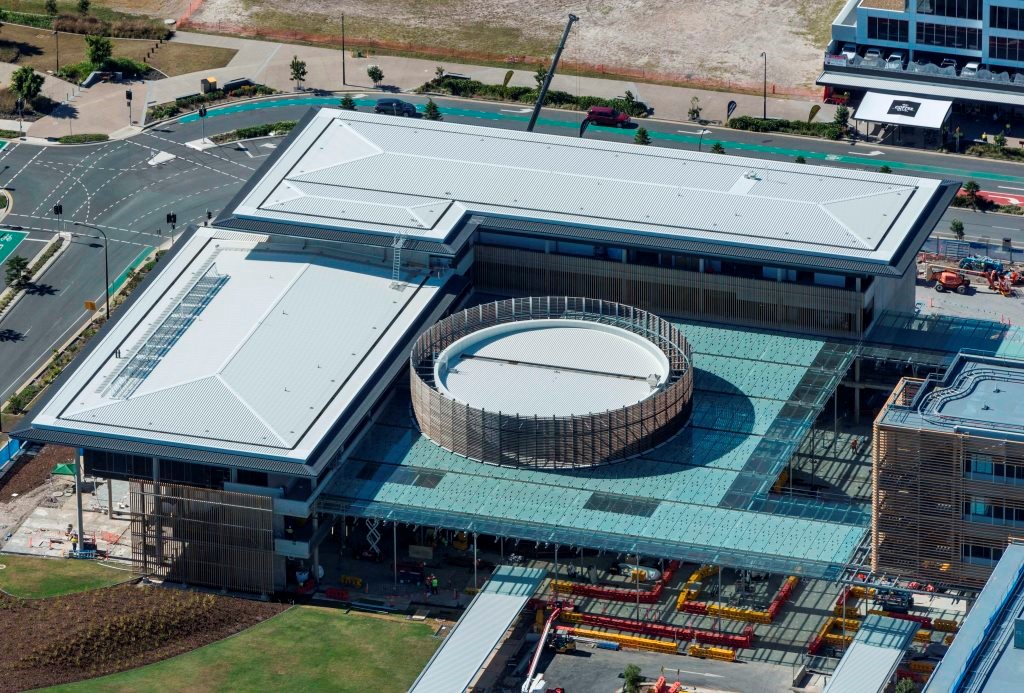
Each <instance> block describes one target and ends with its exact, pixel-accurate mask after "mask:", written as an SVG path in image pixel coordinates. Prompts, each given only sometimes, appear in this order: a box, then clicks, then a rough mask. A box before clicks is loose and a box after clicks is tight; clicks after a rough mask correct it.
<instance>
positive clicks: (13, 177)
mask: <svg viewBox="0 0 1024 693" xmlns="http://www.w3.org/2000/svg"><path fill="white" fill-rule="evenodd" d="M44 151H46V148H45V147H40V148H39V151H38V152H36V155H35V156H34V157H32V158H31V159H29V160H28V161H26V162H25V165H24V166H22V167H21V168H20V169H18V172H17V173H15V174H14V175H13V176H11V179H10V180H9V181H7V184H6V185H5V186H4V187H5V188H9V187H11V183H13V182H14V179H15V178H17V177H18V176H20V175H21V172H22V171H24V170H25V169H26V168H28V167H29V166H30V165H31V164H32V162H33V161H35V160H36V159H38V158H39V155H40V154H42V153H43V152H44Z"/></svg>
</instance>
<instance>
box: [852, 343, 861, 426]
mask: <svg viewBox="0 0 1024 693" xmlns="http://www.w3.org/2000/svg"><path fill="white" fill-rule="evenodd" d="M853 382H854V383H856V385H855V386H854V388H853V423H854V425H857V426H859V425H860V359H854V361H853Z"/></svg>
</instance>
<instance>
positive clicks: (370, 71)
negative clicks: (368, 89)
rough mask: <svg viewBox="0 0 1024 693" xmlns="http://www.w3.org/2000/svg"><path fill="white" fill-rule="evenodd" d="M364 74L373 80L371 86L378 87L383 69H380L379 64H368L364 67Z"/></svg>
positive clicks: (382, 79) (381, 80)
mask: <svg viewBox="0 0 1024 693" xmlns="http://www.w3.org/2000/svg"><path fill="white" fill-rule="evenodd" d="M366 76H367V77H369V78H370V81H371V82H373V86H375V87H379V86H380V83H381V82H383V81H384V70H382V69H380V65H370V66H369V67H367V68H366Z"/></svg>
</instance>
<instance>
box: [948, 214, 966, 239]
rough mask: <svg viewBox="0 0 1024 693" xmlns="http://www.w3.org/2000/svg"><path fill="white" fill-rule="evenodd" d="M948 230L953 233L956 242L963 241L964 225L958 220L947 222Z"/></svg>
mask: <svg viewBox="0 0 1024 693" xmlns="http://www.w3.org/2000/svg"><path fill="white" fill-rule="evenodd" d="M949 230H950V231H952V232H953V235H954V236H956V239H957V240H958V241H962V240H963V239H964V223H963V222H962V221H960V220H959V219H953V220H952V221H951V222H949Z"/></svg>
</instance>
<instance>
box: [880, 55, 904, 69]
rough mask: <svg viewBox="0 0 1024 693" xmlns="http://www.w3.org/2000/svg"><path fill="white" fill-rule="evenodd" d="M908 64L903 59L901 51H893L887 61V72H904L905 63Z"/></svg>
mask: <svg viewBox="0 0 1024 693" xmlns="http://www.w3.org/2000/svg"><path fill="white" fill-rule="evenodd" d="M905 62H906V60H905V58H904V57H903V53H902V52H900V51H893V52H892V53H890V54H889V59H888V60H886V61H885V69H886V70H902V69H903V66H904V63H905Z"/></svg>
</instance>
